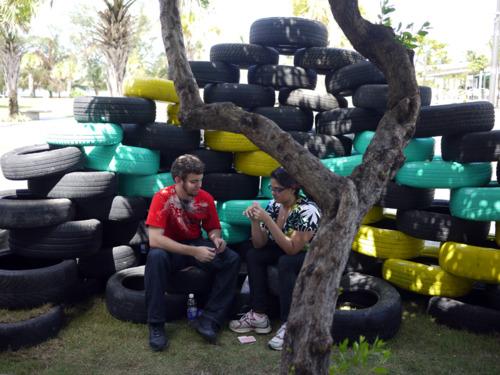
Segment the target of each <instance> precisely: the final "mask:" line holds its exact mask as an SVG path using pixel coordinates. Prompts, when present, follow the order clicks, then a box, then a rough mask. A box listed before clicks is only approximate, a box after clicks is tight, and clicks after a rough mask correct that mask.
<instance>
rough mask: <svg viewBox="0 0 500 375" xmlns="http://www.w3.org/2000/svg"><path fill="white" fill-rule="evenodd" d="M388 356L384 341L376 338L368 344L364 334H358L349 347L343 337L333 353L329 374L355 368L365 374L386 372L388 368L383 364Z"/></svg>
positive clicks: (345, 371)
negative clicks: (357, 337) (357, 338)
mask: <svg viewBox="0 0 500 375" xmlns="http://www.w3.org/2000/svg"><path fill="white" fill-rule="evenodd" d="M334 349H335V348H334ZM390 356H391V352H390V350H389V349H386V348H385V342H384V341H383V340H380V339H378V338H376V339H375V341H374V342H373V344H370V343H369V342H367V341H366V339H365V337H364V336H360V337H359V341H356V342H354V343H353V345H352V347H351V348H350V349H349V340H348V339H345V340H344V341H342V342H341V343H340V344H339V345H338V346H337V353H336V354H333V358H332V364H331V366H330V375H336V374H350V373H353V372H354V370H355V369H357V370H362V373H366V374H387V373H388V370H387V369H386V368H385V367H383V365H384V364H385V363H387V361H388V360H389V358H390Z"/></svg>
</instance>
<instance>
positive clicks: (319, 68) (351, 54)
mask: <svg viewBox="0 0 500 375" xmlns="http://www.w3.org/2000/svg"><path fill="white" fill-rule="evenodd" d="M365 60H366V59H365V58H364V57H363V56H362V55H361V54H359V53H358V52H356V51H352V50H347V49H342V48H326V47H311V48H302V49H299V50H298V51H296V52H295V55H294V56H293V65H295V66H300V67H302V68H309V69H314V70H315V71H316V72H318V73H319V74H326V73H329V72H330V71H335V70H338V69H340V68H343V67H344V66H347V65H351V64H355V63H357V62H360V61H365Z"/></svg>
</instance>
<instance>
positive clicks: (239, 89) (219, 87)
mask: <svg viewBox="0 0 500 375" xmlns="http://www.w3.org/2000/svg"><path fill="white" fill-rule="evenodd" d="M203 100H204V102H205V103H207V104H208V103H218V102H231V103H234V104H236V105H237V106H240V107H242V108H248V109H252V108H255V107H272V106H273V105H274V101H275V93H274V90H273V88H272V87H263V86H259V85H249V84H243V83H219V84H210V85H206V86H205V90H203Z"/></svg>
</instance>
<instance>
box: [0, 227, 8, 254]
mask: <svg viewBox="0 0 500 375" xmlns="http://www.w3.org/2000/svg"><path fill="white" fill-rule="evenodd" d="M8 247H9V231H8V230H6V229H0V253H1V252H2V251H4V250H6V249H8Z"/></svg>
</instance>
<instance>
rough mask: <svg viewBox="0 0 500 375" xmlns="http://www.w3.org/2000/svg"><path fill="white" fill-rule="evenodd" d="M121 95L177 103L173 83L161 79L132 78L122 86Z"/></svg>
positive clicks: (177, 98) (177, 99)
mask: <svg viewBox="0 0 500 375" xmlns="http://www.w3.org/2000/svg"><path fill="white" fill-rule="evenodd" d="M123 95H125V96H138V97H140V98H146V99H152V100H159V101H161V102H170V103H179V97H178V96H177V93H176V92H175V87H174V82H173V81H170V80H168V79H161V78H134V79H131V80H127V81H126V82H125V84H124V85H123Z"/></svg>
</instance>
